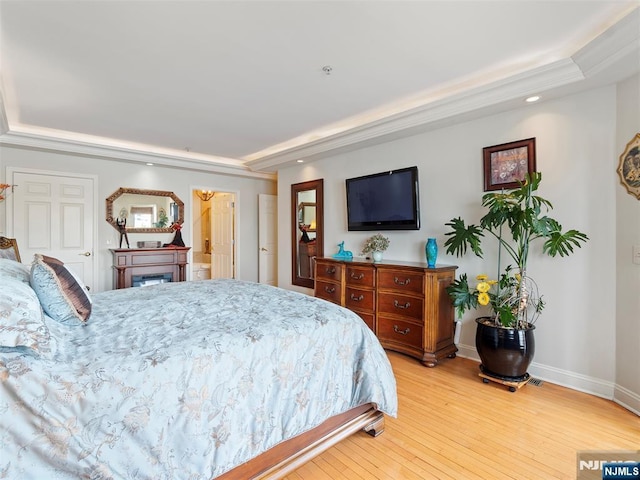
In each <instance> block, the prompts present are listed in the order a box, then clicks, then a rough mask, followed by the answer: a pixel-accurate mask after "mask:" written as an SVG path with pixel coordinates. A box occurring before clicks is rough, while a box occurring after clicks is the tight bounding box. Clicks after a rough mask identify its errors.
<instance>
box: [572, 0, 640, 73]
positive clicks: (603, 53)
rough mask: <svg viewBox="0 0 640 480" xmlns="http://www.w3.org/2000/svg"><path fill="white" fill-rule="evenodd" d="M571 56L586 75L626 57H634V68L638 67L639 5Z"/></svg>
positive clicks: (639, 51) (639, 41)
mask: <svg viewBox="0 0 640 480" xmlns="http://www.w3.org/2000/svg"><path fill="white" fill-rule="evenodd" d="M634 54H635V57H634ZM572 58H573V59H574V61H575V62H576V64H577V65H579V66H580V69H581V70H582V71H583V72H584V73H585V76H587V77H592V76H594V75H596V74H598V73H600V72H602V71H605V70H607V69H609V68H613V67H614V66H615V64H616V63H618V62H620V61H624V60H625V59H626V58H635V63H636V68H638V67H640V7H639V8H636V9H634V10H633V11H631V13H629V14H628V15H627V16H625V17H624V18H622V19H621V20H620V21H619V22H617V23H616V24H615V25H614V26H612V27H611V28H609V29H608V30H607V31H605V32H604V33H602V34H600V35H599V36H597V37H596V38H594V39H593V40H592V41H591V42H589V43H588V44H587V45H586V46H585V47H583V48H581V49H580V50H578V51H577V52H576V53H575V54H574V55H573V57H572Z"/></svg>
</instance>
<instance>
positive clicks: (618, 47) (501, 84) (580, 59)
mask: <svg viewBox="0 0 640 480" xmlns="http://www.w3.org/2000/svg"><path fill="white" fill-rule="evenodd" d="M639 71H640V7H636V8H634V9H633V10H631V11H630V13H628V14H627V15H626V16H624V17H623V18H622V19H621V20H619V21H618V22H617V23H615V24H614V25H613V26H611V27H609V28H608V29H607V30H606V31H605V32H603V33H602V34H600V35H599V36H597V37H596V38H595V39H594V40H592V41H591V42H589V43H588V44H587V45H585V46H584V47H582V48H581V49H580V50H578V51H577V52H576V53H575V54H574V55H573V56H571V57H569V58H565V59H562V60H558V61H556V62H553V63H551V64H548V65H545V66H541V67H538V68H534V69H532V70H529V71H526V72H522V73H520V74H517V75H514V76H511V77H508V78H505V79H502V80H499V81H495V82H492V83H489V84H486V85H482V86H479V87H476V88H473V89H470V90H467V91H464V92H460V93H458V94H455V95H452V96H449V97H447V98H444V99H440V100H436V101H433V102H430V103H426V104H424V105H422V106H420V107H417V108H414V109H412V110H407V111H405V112H401V113H398V114H395V115H392V116H389V117H386V118H383V119H381V120H377V121H375V122H371V123H368V124H366V125H363V126H360V127H356V128H354V129H351V130H348V131H345V132H341V133H337V134H335V135H331V136H328V137H325V138H321V139H318V140H315V141H313V142H309V143H307V144H304V145H300V146H296V147H293V148H289V149H286V150H282V151H280V152H276V153H273V154H270V155H265V156H264V157H261V158H259V159H255V160H250V161H247V162H246V165H247V166H249V167H250V168H252V169H254V170H277V169H278V167H280V168H282V167H286V166H290V165H291V164H293V162H295V161H297V160H317V159H319V158H322V157H323V156H327V155H329V154H335V153H339V152H345V151H348V150H353V149H355V148H361V147H362V146H366V145H371V144H374V143H381V142H385V141H389V140H394V139H397V138H401V137H405V136H408V135H412V134H415V133H418V132H420V131H426V130H428V129H434V128H438V127H441V126H443V125H446V124H447V123H449V124H451V123H454V122H456V121H460V120H463V119H469V118H473V117H474V116H475V117H478V116H480V115H486V114H491V113H493V112H495V111H497V110H498V109H500V108H501V109H506V108H516V107H517V106H519V105H521V104H519V103H517V102H519V101H520V100H521V99H524V98H525V97H527V96H529V95H533V94H536V95H539V94H544V93H545V92H547V93H549V92H551V91H552V90H554V89H560V88H561V87H565V86H571V85H579V84H581V82H583V81H585V80H590V79H594V78H595V77H596V76H598V75H601V74H605V73H606V76H605V75H601V76H602V78H603V80H604V81H605V82H615V81H619V80H622V79H623V78H625V76H629V75H632V74H634V73H637V72H639Z"/></svg>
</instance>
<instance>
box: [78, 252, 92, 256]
mask: <svg viewBox="0 0 640 480" xmlns="http://www.w3.org/2000/svg"><path fill="white" fill-rule="evenodd" d="M78 255H83V256H85V257H90V256H91V252H84V253H79V254H78Z"/></svg>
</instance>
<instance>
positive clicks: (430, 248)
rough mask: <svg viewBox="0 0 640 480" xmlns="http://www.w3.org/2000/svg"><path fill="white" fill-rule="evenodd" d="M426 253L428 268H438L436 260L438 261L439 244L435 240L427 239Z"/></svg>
mask: <svg viewBox="0 0 640 480" xmlns="http://www.w3.org/2000/svg"><path fill="white" fill-rule="evenodd" d="M424 253H425V256H426V257H427V266H428V267H429V268H434V267H435V266H436V260H437V259H438V244H437V242H436V239H435V238H428V239H427V243H426V245H425V246H424Z"/></svg>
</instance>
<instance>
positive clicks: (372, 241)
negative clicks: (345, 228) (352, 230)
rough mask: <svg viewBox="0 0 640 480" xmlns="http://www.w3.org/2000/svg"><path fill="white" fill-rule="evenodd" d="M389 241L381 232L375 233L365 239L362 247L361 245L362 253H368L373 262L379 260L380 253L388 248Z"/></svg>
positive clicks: (380, 257)
mask: <svg viewBox="0 0 640 480" xmlns="http://www.w3.org/2000/svg"><path fill="white" fill-rule="evenodd" d="M389 243H390V242H389V238H388V237H385V236H384V235H382V234H381V233H376V234H375V235H373V236H371V237H369V238H367V240H365V242H364V247H362V254H363V255H366V254H367V253H370V254H371V256H372V257H373V261H374V262H381V261H382V253H383V252H384V251H385V250H386V249H387V248H389Z"/></svg>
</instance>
